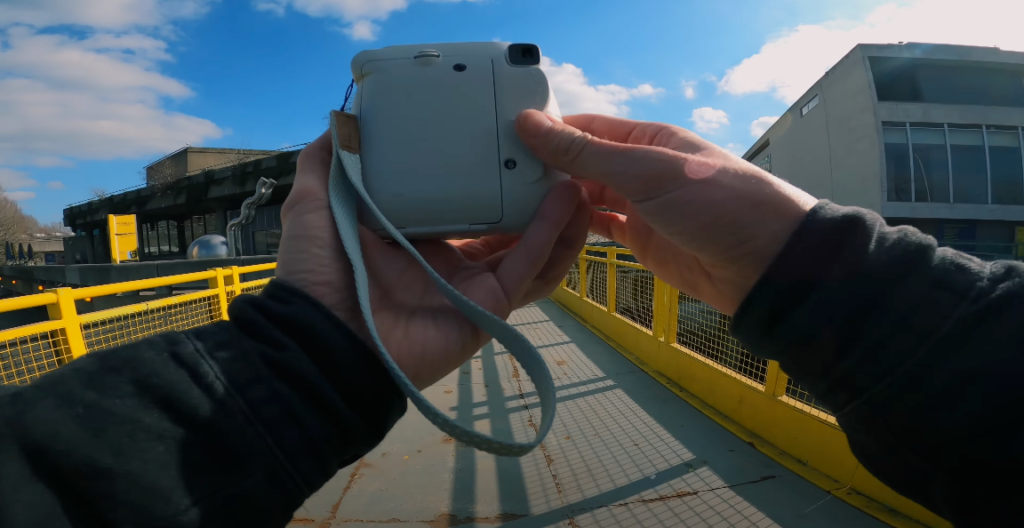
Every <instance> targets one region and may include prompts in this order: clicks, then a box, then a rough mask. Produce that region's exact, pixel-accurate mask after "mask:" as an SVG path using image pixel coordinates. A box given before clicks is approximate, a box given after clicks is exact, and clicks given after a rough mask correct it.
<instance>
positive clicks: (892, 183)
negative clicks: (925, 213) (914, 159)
mask: <svg viewBox="0 0 1024 528" xmlns="http://www.w3.org/2000/svg"><path fill="white" fill-rule="evenodd" d="M882 137H883V138H884V140H885V179H886V186H887V188H888V195H889V196H888V201H890V202H909V201H911V196H910V151H909V150H908V148H907V130H906V129H905V128H883V129H882Z"/></svg>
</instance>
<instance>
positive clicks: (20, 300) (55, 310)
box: [0, 263, 277, 385]
mask: <svg viewBox="0 0 1024 528" xmlns="http://www.w3.org/2000/svg"><path fill="white" fill-rule="evenodd" d="M276 267H277V264H276V263H269V264H259V265H256V266H246V267H237V266H235V267H231V268H218V269H212V270H209V271H201V272H198V273H188V274H184V275H172V276H169V277H159V278H155V279H144V280H137V281H130V282H119V283H115V284H104V285H102V286H88V287H84V288H74V289H72V288H56V289H53V290H47V291H46V292H44V293H40V294H36V295H26V296H24V297H16V298H13V299H8V300H4V301H0V313H2V312H12V311H15V310H23V309H27V308H38V307H43V306H45V307H46V310H47V313H48V315H49V317H50V320H49V321H46V322H42V323H35V324H29V325H25V326H19V327H17V328H12V329H9V330H3V331H0V385H6V384H18V385H24V384H27V383H30V382H31V381H32V380H33V379H35V378H38V377H39V376H40V375H42V374H44V373H46V372H49V371H51V370H54V369H56V368H58V367H60V366H62V365H64V364H66V363H67V362H69V361H71V360H73V359H76V358H79V357H81V356H83V355H85V354H87V353H89V352H92V351H95V350H103V349H105V348H112V347H116V346H119V345H123V344H127V343H131V342H134V341H138V340H140V339H143V338H146V337H149V336H152V335H156V334H159V333H161V332H166V331H169V330H187V329H189V328H195V327H197V326H202V325H205V324H209V323H213V322H216V321H222V320H226V319H227V318H228V311H227V309H228V304H230V303H231V301H233V300H234V299H235V298H236V297H237V296H239V295H242V294H259V292H261V291H262V290H263V288H264V287H265V286H266V285H267V283H268V282H269V281H270V279H269V278H266V279H260V280H254V281H248V282H242V280H241V277H242V275H245V274H248V273H256V272H262V271H270V270H273V269H275V268H276ZM203 282H205V283H206V285H207V287H206V288H205V289H199V290H196V291H190V292H188V293H182V294H178V295H172V296H170V297H165V298H162V299H156V300H153V301H148V302H140V303H136V304H130V305H127V306H120V307H117V308H110V309H107V310H99V311H95V312H91V313H79V310H78V309H77V307H76V303H80V302H92V300H93V299H95V298H100V297H105V296H109V295H119V294H125V293H132V292H139V291H146V290H154V289H156V288H163V287H168V286H175V285H187V284H193V283H200V284H202V283H203Z"/></svg>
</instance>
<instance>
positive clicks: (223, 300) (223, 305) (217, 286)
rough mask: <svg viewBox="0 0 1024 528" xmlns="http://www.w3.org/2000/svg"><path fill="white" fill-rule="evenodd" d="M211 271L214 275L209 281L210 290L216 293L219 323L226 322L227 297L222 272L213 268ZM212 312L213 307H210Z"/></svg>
mask: <svg viewBox="0 0 1024 528" xmlns="http://www.w3.org/2000/svg"><path fill="white" fill-rule="evenodd" d="M213 271H215V272H216V273H215V274H214V276H213V277H212V278H211V279H210V281H209V285H210V289H211V290H216V292H217V300H218V301H219V304H220V310H219V312H220V320H221V321H227V320H228V295H227V289H226V288H225V287H224V271H223V270H221V269H219V268H214V269H213ZM212 310H213V307H211V311H212Z"/></svg>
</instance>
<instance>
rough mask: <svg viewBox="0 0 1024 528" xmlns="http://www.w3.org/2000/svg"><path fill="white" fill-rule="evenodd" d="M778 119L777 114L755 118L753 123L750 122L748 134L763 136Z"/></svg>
mask: <svg viewBox="0 0 1024 528" xmlns="http://www.w3.org/2000/svg"><path fill="white" fill-rule="evenodd" d="M778 120H779V116H764V117H759V118H757V119H755V120H754V122H753V123H750V135H751V136H754V137H757V138H759V137H761V136H763V135H764V133H765V132H767V131H768V129H769V128H771V126H772V125H773V124H775V122H776V121H778Z"/></svg>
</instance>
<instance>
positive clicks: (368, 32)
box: [342, 20, 380, 40]
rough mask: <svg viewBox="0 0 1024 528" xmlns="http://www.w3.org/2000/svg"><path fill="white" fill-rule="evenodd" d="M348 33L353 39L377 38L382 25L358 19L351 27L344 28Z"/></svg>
mask: <svg viewBox="0 0 1024 528" xmlns="http://www.w3.org/2000/svg"><path fill="white" fill-rule="evenodd" d="M342 31H344V32H345V34H346V35H348V36H349V37H351V38H352V40H377V33H379V32H380V26H378V25H377V24H374V23H373V22H370V21H369V20H356V21H355V22H353V23H352V24H351V25H350V26H349V27H347V28H345V29H343V30H342Z"/></svg>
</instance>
